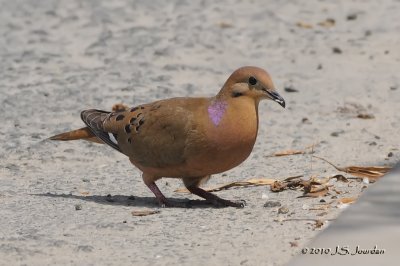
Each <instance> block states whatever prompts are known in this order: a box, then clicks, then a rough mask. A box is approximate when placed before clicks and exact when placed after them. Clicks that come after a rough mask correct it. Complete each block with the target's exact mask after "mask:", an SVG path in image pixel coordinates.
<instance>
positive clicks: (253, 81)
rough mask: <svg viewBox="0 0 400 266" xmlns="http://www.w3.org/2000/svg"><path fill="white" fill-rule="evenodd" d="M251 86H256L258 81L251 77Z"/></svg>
mask: <svg viewBox="0 0 400 266" xmlns="http://www.w3.org/2000/svg"><path fill="white" fill-rule="evenodd" d="M249 84H250V85H253V86H254V85H256V84H257V79H256V78H255V77H250V78H249Z"/></svg>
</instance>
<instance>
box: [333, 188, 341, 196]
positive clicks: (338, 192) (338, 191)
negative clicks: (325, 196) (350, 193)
mask: <svg viewBox="0 0 400 266" xmlns="http://www.w3.org/2000/svg"><path fill="white" fill-rule="evenodd" d="M332 190H333V191H335V192H336V194H338V195H339V194H342V191H340V190H337V189H336V188H333V189H332Z"/></svg>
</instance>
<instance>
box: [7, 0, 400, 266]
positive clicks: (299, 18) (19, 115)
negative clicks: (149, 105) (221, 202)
mask: <svg viewBox="0 0 400 266" xmlns="http://www.w3.org/2000/svg"><path fill="white" fill-rule="evenodd" d="M0 6H1V8H0V36H1V38H0V58H1V61H0V102H1V104H0V112H1V116H0V121H1V127H0V141H1V150H0V206H1V207H0V264H1V265H55V264H71V265H132V264H133V265H189V264H190V265H204V264H207V265H282V264H285V263H286V262H288V261H289V260H290V259H291V257H292V256H293V255H295V254H297V253H298V252H299V250H300V248H301V246H303V245H306V243H307V242H308V241H309V240H310V239H312V238H313V237H314V236H315V235H316V233H317V232H318V230H315V226H314V224H313V223H314V222H312V221H307V220H304V218H311V219H316V218H317V219H334V218H335V217H336V216H337V215H338V213H339V212H340V209H338V208H330V209H328V210H327V212H326V213H325V214H324V213H322V211H315V210H309V209H310V208H311V207H312V206H315V204H318V203H319V201H320V199H319V198H318V199H315V198H298V196H300V195H301V194H302V193H301V192H299V191H285V192H282V193H279V194H275V193H271V192H270V190H269V187H252V188H240V189H230V190H226V191H222V192H218V195H219V196H222V197H225V198H231V199H245V200H246V201H247V204H248V205H247V206H246V207H245V208H244V209H234V208H225V209H215V208H212V207H210V206H206V205H202V204H198V205H195V206H194V207H193V208H190V209H179V208H171V209H162V210H161V212H160V213H158V214H154V215H150V216H145V217H135V216H132V215H131V211H133V210H140V209H143V208H146V209H158V207H157V205H156V204H155V201H154V199H153V195H152V194H151V192H150V191H149V190H148V189H147V188H146V187H145V185H144V184H143V183H142V181H141V178H140V172H139V171H138V170H137V169H135V168H133V167H132V166H131V165H130V163H129V161H128V160H127V158H125V157H124V156H123V155H122V154H119V153H117V152H116V151H114V150H112V149H111V148H108V147H105V146H101V145H96V144H90V143H86V142H80V141H78V142H69V143H54V142H50V141H45V139H46V138H47V137H49V136H51V135H53V134H56V133H59V132H62V131H65V130H70V129H75V128H78V127H81V126H82V125H83V123H82V122H81V121H80V118H79V114H80V111H81V110H84V109H88V108H98V109H110V108H111V106H112V105H113V104H115V103H118V102H124V103H126V104H128V105H136V104H140V103H145V102H149V101H153V100H156V99H162V98H167V97H174V96H194V95H196V96H211V95H214V94H215V93H216V92H217V91H218V90H219V88H220V87H221V85H222V84H223V82H224V81H225V79H226V78H227V77H228V76H229V74H230V73H231V71H232V70H234V69H236V68H237V67H240V66H243V65H256V66H260V67H263V68H266V69H268V71H269V72H270V73H271V75H272V77H273V79H274V82H275V85H276V87H277V89H278V91H280V92H281V94H282V96H283V97H284V98H285V99H286V103H287V108H286V109H282V108H281V107H280V106H279V105H277V104H275V103H271V102H268V103H267V102H263V103H262V104H261V106H260V130H259V136H258V140H257V143H256V145H255V148H254V151H253V153H252V155H251V156H250V158H248V160H247V161H246V162H244V163H243V164H242V165H241V166H239V167H237V168H235V169H233V170H231V171H229V172H227V173H224V174H219V175H216V176H215V177H214V178H213V179H212V180H211V181H210V185H215V184H221V183H225V182H229V181H235V180H243V179H248V178H253V177H257V178H259V177H264V178H278V179H284V178H285V177H288V176H292V175H298V174H299V175H304V176H305V177H310V176H312V175H317V176H320V177H324V176H330V175H333V174H336V173H338V172H337V171H336V170H335V169H333V168H332V167H330V166H329V165H327V164H326V163H323V162H321V161H318V160H316V159H313V160H312V159H311V157H310V155H297V156H288V157H266V156H267V155H269V154H271V153H274V152H277V151H280V150H286V149H303V148H304V147H306V146H308V145H310V144H313V143H319V144H318V145H317V146H316V147H315V153H316V155H318V156H322V157H324V158H327V159H329V160H331V161H332V162H335V163H337V164H339V165H350V164H356V165H357V164H358V165H391V164H394V163H395V162H396V161H398V160H399V158H400V151H399V143H400V142H399V136H398V133H399V126H400V112H399V111H400V105H399V101H400V78H399V70H400V49H399V47H400V35H399V32H400V20H399V19H398V14H399V13H400V2H399V1H339V2H337V3H333V2H330V1H261V0H260V1H240V0H232V1H94V0H92V1H51V0H48V1H1V3H0ZM326 19H334V20H335V24H334V25H329V23H325V24H324V25H322V26H321V25H318V23H319V22H323V21H326ZM299 22H301V23H302V24H300V26H297V25H296V24H297V23H299ZM285 87H286V88H289V87H290V88H294V89H296V90H297V92H285V90H284V88H285ZM359 114H372V115H373V116H374V118H373V119H360V118H357V115H359ZM389 153H391V154H390V155H392V156H389V157H388V154H389ZM159 185H160V188H161V189H162V191H164V192H165V194H166V195H168V196H169V197H172V198H176V199H178V200H179V199H181V200H184V199H186V198H189V199H196V197H194V196H191V195H186V194H179V193H176V192H174V190H175V189H176V188H178V187H181V183H180V182H179V181H177V180H162V181H161V182H159ZM334 185H335V186H337V187H338V186H339V187H340V186H342V187H341V188H340V189H341V190H342V191H343V192H344V194H342V195H339V197H353V196H357V195H358V194H359V193H360V191H361V187H362V184H360V183H354V182H353V183H352V185H351V187H347V185H346V187H345V188H343V185H341V184H337V183H334ZM107 195H111V197H108V196H107ZM131 195H133V196H134V199H133V198H129V197H130V196H131ZM263 195H264V196H263ZM324 199H325V200H326V201H330V200H332V194H331V195H329V196H326V197H324ZM267 200H274V201H279V202H280V203H281V204H282V206H286V207H287V208H288V209H289V212H287V213H283V214H279V213H278V207H272V208H265V207H263V205H264V203H265V202H266V201H267ZM76 209H80V210H76ZM321 213H322V216H318V214H321ZM283 219H294V220H292V221H286V222H283V221H282V220H283ZM297 219H300V220H297ZM301 219H303V220H301Z"/></svg>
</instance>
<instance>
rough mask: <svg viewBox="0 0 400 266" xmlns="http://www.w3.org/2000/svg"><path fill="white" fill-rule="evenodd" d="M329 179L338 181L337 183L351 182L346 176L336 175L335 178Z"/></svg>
mask: <svg viewBox="0 0 400 266" xmlns="http://www.w3.org/2000/svg"><path fill="white" fill-rule="evenodd" d="M329 179H336V181H341V182H344V183H348V182H349V180H348V179H347V178H346V177H345V176H344V175H334V176H331V177H330V178H329Z"/></svg>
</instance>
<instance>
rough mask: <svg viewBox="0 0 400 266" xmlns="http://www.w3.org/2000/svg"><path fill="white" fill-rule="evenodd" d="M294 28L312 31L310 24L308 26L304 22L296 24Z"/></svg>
mask: <svg viewBox="0 0 400 266" xmlns="http://www.w3.org/2000/svg"><path fill="white" fill-rule="evenodd" d="M296 26H297V27H300V28H303V29H312V27H313V26H312V25H311V24H308V23H305V22H301V21H299V22H297V23H296Z"/></svg>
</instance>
